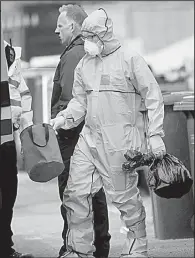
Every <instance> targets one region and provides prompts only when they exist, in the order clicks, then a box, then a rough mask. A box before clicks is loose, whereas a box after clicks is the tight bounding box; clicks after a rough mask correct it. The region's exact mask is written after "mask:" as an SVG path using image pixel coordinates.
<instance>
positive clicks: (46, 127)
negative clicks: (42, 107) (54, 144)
mask: <svg viewBox="0 0 195 258" xmlns="http://www.w3.org/2000/svg"><path fill="white" fill-rule="evenodd" d="M42 126H43V127H45V141H46V143H45V145H39V144H37V143H36V142H34V139H33V132H32V126H31V127H30V128H29V130H28V133H29V136H30V138H31V141H32V142H33V143H34V144H35V145H36V146H38V147H45V146H46V145H47V143H48V141H49V127H48V125H47V124H44V123H43V124H42Z"/></svg>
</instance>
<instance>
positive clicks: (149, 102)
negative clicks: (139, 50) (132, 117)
mask: <svg viewBox="0 0 195 258" xmlns="http://www.w3.org/2000/svg"><path fill="white" fill-rule="evenodd" d="M132 63H133V67H132V68H133V74H134V82H135V84H136V87H137V89H138V91H139V92H140V94H141V97H142V99H143V100H144V103H145V107H146V109H147V111H148V119H149V121H148V122H149V123H148V136H149V137H152V136H153V135H159V136H161V137H163V136H164V131H163V119H164V103H163V97H162V93H161V90H160V87H159V85H158V83H157V81H156V79H155V78H154V76H153V74H152V72H151V71H150V69H149V67H148V65H147V63H146V62H145V60H144V59H143V58H142V57H141V56H136V57H133V61H132Z"/></svg>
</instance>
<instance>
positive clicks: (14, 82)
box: [8, 77, 20, 88]
mask: <svg viewBox="0 0 195 258" xmlns="http://www.w3.org/2000/svg"><path fill="white" fill-rule="evenodd" d="M8 81H9V83H10V84H12V85H14V86H15V87H16V88H18V87H19V85H20V83H19V82H18V81H16V80H13V79H12V78H10V77H9V79H8Z"/></svg>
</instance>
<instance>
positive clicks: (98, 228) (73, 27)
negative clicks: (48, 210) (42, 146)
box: [51, 4, 110, 258]
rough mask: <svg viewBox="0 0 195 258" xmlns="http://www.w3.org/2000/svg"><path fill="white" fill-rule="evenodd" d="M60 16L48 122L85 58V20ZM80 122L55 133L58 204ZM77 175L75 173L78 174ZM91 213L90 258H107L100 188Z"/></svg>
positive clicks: (64, 12)
mask: <svg viewBox="0 0 195 258" xmlns="http://www.w3.org/2000/svg"><path fill="white" fill-rule="evenodd" d="M59 12H60V15H59V17H58V21H57V28H56V30H55V33H56V34H57V35H59V38H60V41H61V43H62V45H63V46H64V47H65V50H64V52H63V53H62V55H61V57H60V62H59V64H58V66H57V69H56V72H55V76H54V85H53V92H52V100H51V118H52V119H53V118H55V117H56V115H57V114H58V113H59V112H60V111H61V110H63V109H65V108H66V106H67V104H68V102H69V101H70V100H71V99H72V86H73V80H74V70H75V68H76V66H77V64H78V62H79V61H80V60H81V58H82V57H83V56H84V55H85V51H84V46H83V45H84V43H83V41H82V39H81V37H80V30H81V25H82V23H83V21H84V19H85V18H86V17H87V14H86V13H85V11H84V10H83V9H82V8H81V7H80V6H78V5H76V4H75V5H72V4H68V5H63V6H62V7H61V8H60V9H59ZM83 125H84V122H82V123H81V124H79V125H78V127H76V128H74V129H70V130H63V129H59V130H58V131H57V133H58V134H57V138H58V142H59V146H60V150H61V154H62V158H63V161H64V164H65V170H64V171H63V172H62V174H61V175H60V176H59V178H58V185H59V194H60V199H61V201H62V200H63V192H64V189H65V187H66V184H67V180H68V176H69V167H70V157H71V156H72V154H73V151H74V148H75V145H76V143H77V141H78V138H79V133H80V132H81V130H82V128H83ZM78 173H79V171H78ZM92 205H93V211H94V231H95V241H94V245H95V247H96V252H95V253H94V256H95V257H97V258H100V257H101V258H103V257H108V253H109V249H110V244H109V241H110V234H109V233H108V230H109V223H108V210H107V203H106V196H105V193H104V190H103V188H102V189H100V191H99V192H98V193H97V194H96V195H95V196H94V197H93V201H92ZM61 214H62V217H63V220H64V228H63V232H62V238H63V240H64V244H63V246H62V247H61V249H60V252H59V255H60V256H59V257H64V255H65V253H66V233H67V231H68V225H67V217H66V209H65V207H64V206H63V205H61Z"/></svg>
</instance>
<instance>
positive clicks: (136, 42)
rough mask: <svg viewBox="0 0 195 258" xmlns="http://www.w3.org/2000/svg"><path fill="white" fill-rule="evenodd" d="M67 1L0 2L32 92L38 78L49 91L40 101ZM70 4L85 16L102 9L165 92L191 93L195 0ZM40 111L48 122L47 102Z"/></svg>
mask: <svg viewBox="0 0 195 258" xmlns="http://www.w3.org/2000/svg"><path fill="white" fill-rule="evenodd" d="M67 3H73V2H69V1H17V2H15V1H1V21H2V26H3V31H4V39H5V40H6V41H9V39H10V38H11V39H12V43H13V45H15V46H21V47H22V61H23V62H22V67H23V69H24V76H25V78H26V80H29V82H28V85H29V87H30V88H31V91H33V84H34V83H35V80H34V79H36V80H37V79H38V77H39V76H38V75H40V76H41V77H45V78H44V79H43V78H41V79H40V80H38V81H39V82H36V83H38V85H42V87H43V92H45V94H46V93H47V96H46V95H45V94H44V98H45V100H43V102H44V101H46V99H48V100H50V95H51V91H52V78H53V73H54V69H55V67H56V66H57V64H58V61H59V57H60V54H61V52H62V50H63V48H62V46H61V45H60V42H59V39H58V37H57V36H56V35H55V33H54V31H55V28H56V22H57V18H58V15H59V11H58V10H59V7H60V6H61V5H62V4H67ZM74 3H79V4H81V5H83V7H84V8H85V10H86V12H87V13H88V14H89V13H91V12H92V11H93V10H96V9H97V8H100V7H103V8H104V9H105V10H106V11H107V12H108V14H109V15H110V17H111V18H112V19H113V23H114V32H115V34H116V35H117V36H118V38H119V39H120V41H121V43H122V44H123V45H125V46H126V47H131V48H133V49H134V50H136V51H137V52H138V53H140V54H141V55H143V56H144V58H145V59H146V61H147V63H148V65H149V66H150V68H151V70H152V71H153V73H154V75H155V77H156V79H157V81H158V82H159V83H160V86H161V90H162V91H163V92H170V91H186V90H190V91H193V89H194V80H193V78H194V77H193V74H194V1H74ZM37 68H40V69H37ZM44 68H47V69H44ZM170 83H171V84H170ZM43 84H47V86H43ZM46 88H47V90H46ZM48 94H49V95H48ZM38 95H39V96H40V94H38ZM44 103H45V102H44ZM48 105H49V104H48ZM48 105H45V106H48ZM44 110H45V115H44V117H45V120H47V119H48V116H49V113H48V112H49V106H48V110H46V107H45V108H44Z"/></svg>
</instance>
